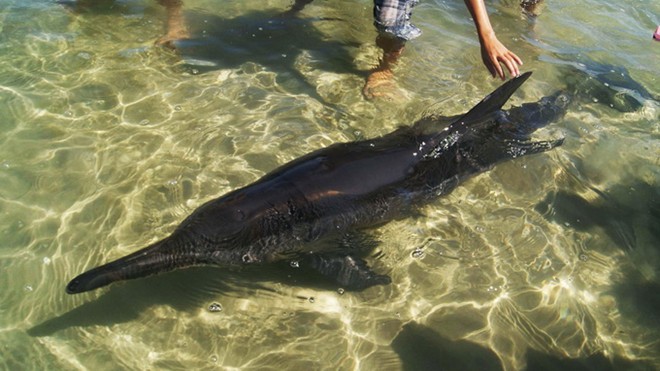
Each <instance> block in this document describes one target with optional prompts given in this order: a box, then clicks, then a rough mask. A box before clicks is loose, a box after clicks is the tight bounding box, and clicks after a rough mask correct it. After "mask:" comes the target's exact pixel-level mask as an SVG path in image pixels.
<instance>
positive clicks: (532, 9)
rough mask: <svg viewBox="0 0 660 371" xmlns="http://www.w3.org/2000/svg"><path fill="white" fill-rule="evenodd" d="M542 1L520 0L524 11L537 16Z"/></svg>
mask: <svg viewBox="0 0 660 371" xmlns="http://www.w3.org/2000/svg"><path fill="white" fill-rule="evenodd" d="M542 1H543V0H522V1H520V7H521V8H522V10H523V12H525V13H527V14H529V15H531V16H534V17H535V16H537V15H539V11H540V9H538V7H539V5H540V4H541V2H542Z"/></svg>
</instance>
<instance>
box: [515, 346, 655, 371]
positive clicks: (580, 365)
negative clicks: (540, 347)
mask: <svg viewBox="0 0 660 371" xmlns="http://www.w3.org/2000/svg"><path fill="white" fill-rule="evenodd" d="M526 360H527V367H526V368H525V369H526V370H529V371H624V370H631V371H632V370H635V371H652V370H654V369H655V368H654V367H653V365H652V364H650V363H647V362H640V361H631V360H627V359H623V358H616V357H615V358H614V359H611V360H610V359H609V358H607V357H605V356H604V355H603V353H596V354H593V355H591V356H589V357H582V358H558V357H555V356H551V355H548V354H544V353H541V352H538V351H535V350H533V349H530V350H528V351H527V356H526Z"/></svg>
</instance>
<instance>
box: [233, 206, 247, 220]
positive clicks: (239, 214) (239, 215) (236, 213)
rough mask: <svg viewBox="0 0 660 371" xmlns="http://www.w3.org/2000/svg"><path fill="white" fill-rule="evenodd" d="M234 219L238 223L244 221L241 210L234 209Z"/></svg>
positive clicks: (243, 214)
mask: <svg viewBox="0 0 660 371" xmlns="http://www.w3.org/2000/svg"><path fill="white" fill-rule="evenodd" d="M234 219H236V220H237V221H239V222H240V221H242V220H244V219H245V213H244V212H243V211H242V210H241V209H236V210H235V211H234Z"/></svg>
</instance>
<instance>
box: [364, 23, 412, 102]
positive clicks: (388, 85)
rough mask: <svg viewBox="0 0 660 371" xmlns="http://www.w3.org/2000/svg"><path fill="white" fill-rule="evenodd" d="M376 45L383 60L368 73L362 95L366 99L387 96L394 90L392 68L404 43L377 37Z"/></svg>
mask: <svg viewBox="0 0 660 371" xmlns="http://www.w3.org/2000/svg"><path fill="white" fill-rule="evenodd" d="M376 45H378V46H379V47H380V48H381V49H383V58H382V59H381V61H380V64H379V65H378V67H376V68H374V69H373V70H371V71H370V72H369V76H367V81H366V82H365V84H364V88H363V89H362V93H363V94H364V96H365V97H366V98H367V99H373V98H375V97H380V96H384V95H388V93H389V92H391V91H392V90H393V89H394V81H393V79H394V73H393V72H392V66H393V65H395V64H396V62H397V60H398V59H399V56H401V53H402V52H403V48H404V46H405V41H404V40H402V39H399V38H396V37H390V36H387V35H379V36H378V37H377V38H376Z"/></svg>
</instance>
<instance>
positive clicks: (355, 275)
mask: <svg viewBox="0 0 660 371" xmlns="http://www.w3.org/2000/svg"><path fill="white" fill-rule="evenodd" d="M307 260H308V261H309V264H310V265H311V267H312V268H314V269H315V270H317V271H318V272H319V273H321V274H322V275H324V276H326V277H328V278H332V279H334V280H335V281H337V283H339V284H340V285H342V286H343V287H344V288H346V289H354V290H362V289H366V288H368V287H371V286H375V285H387V284H389V283H390V282H392V279H390V277H388V276H386V275H381V274H376V273H375V272H374V271H372V270H371V268H369V267H368V266H367V263H366V262H365V261H364V260H362V259H360V258H356V257H353V256H350V255H317V254H314V255H311V256H309V257H308V259H307Z"/></svg>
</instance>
